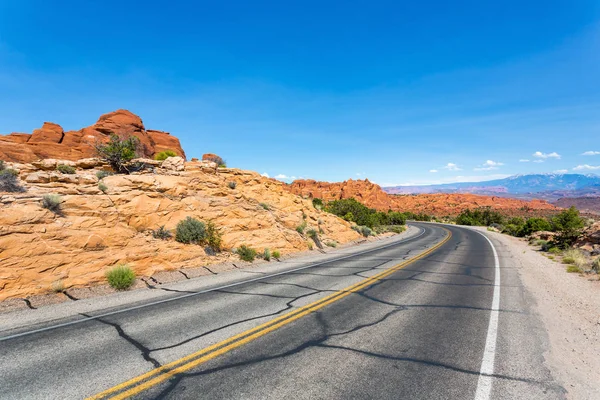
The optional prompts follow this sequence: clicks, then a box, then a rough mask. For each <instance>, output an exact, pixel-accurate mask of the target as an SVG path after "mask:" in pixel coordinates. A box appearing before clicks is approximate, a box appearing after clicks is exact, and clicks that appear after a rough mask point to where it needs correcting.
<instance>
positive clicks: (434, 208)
mask: <svg viewBox="0 0 600 400" xmlns="http://www.w3.org/2000/svg"><path fill="white" fill-rule="evenodd" d="M287 188H288V190H290V191H291V192H292V193H294V194H297V195H300V196H302V197H305V198H320V199H323V200H325V201H331V200H339V199H348V198H355V199H356V200H358V201H360V202H361V203H363V204H365V205H366V206H368V207H371V208H375V209H377V210H380V211H388V210H394V211H410V212H413V213H416V214H419V213H425V214H429V215H435V216H439V217H443V216H453V215H457V214H459V213H460V212H461V211H463V210H466V209H475V208H479V207H492V208H494V209H497V210H501V211H503V212H505V213H506V214H509V215H515V216H517V215H522V216H533V215H546V214H549V213H554V212H556V211H558V210H559V208H558V207H556V206H553V205H552V204H549V203H547V202H546V201H543V200H532V201H524V200H517V199H511V198H506V197H498V196H479V195H473V194H444V193H440V194H419V195H390V194H387V193H385V192H384V191H383V190H382V189H381V187H380V186H379V185H376V184H374V183H372V182H370V181H369V180H368V179H365V180H352V179H350V180H348V181H344V182H336V183H329V182H318V181H314V180H306V179H301V180H296V181H294V182H292V183H291V184H290V185H287Z"/></svg>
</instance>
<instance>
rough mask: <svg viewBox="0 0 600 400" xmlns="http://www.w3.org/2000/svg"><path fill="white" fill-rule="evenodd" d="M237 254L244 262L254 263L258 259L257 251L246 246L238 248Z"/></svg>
mask: <svg viewBox="0 0 600 400" xmlns="http://www.w3.org/2000/svg"><path fill="white" fill-rule="evenodd" d="M236 253H237V254H238V256H240V258H241V259H242V260H244V261H249V262H252V261H254V259H255V258H256V250H254V249H253V248H252V247H248V246H246V245H245V244H243V245H241V246H240V247H238V249H237V251H236Z"/></svg>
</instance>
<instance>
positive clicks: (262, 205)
mask: <svg viewBox="0 0 600 400" xmlns="http://www.w3.org/2000/svg"><path fill="white" fill-rule="evenodd" d="M258 205H259V206H261V207H262V208H263V209H265V210H267V211H269V210H270V209H271V206H269V205H268V204H267V203H258Z"/></svg>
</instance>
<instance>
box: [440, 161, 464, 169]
mask: <svg viewBox="0 0 600 400" xmlns="http://www.w3.org/2000/svg"><path fill="white" fill-rule="evenodd" d="M442 168H444V169H447V170H448V171H462V168H459V167H458V165H456V164H454V163H451V162H449V163H448V164H446V166H444V167H442Z"/></svg>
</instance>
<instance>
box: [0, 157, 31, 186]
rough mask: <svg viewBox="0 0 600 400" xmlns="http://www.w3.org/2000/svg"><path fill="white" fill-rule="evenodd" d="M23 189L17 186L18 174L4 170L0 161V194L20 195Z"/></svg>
mask: <svg viewBox="0 0 600 400" xmlns="http://www.w3.org/2000/svg"><path fill="white" fill-rule="evenodd" d="M24 191H25V188H24V187H22V186H21V185H20V184H19V173H18V172H17V171H15V170H14V169H10V168H6V165H4V161H2V160H0V192H10V193H20V192H24Z"/></svg>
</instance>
